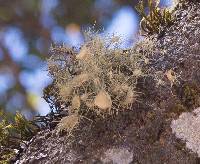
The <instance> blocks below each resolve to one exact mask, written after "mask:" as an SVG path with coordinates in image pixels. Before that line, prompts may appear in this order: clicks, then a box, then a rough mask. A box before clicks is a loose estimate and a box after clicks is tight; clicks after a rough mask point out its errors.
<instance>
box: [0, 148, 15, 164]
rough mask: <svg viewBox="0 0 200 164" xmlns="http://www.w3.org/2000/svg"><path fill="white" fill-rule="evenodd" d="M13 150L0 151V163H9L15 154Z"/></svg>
mask: <svg viewBox="0 0 200 164" xmlns="http://www.w3.org/2000/svg"><path fill="white" fill-rule="evenodd" d="M15 155H16V154H15V152H14V151H13V150H5V151H3V152H2V153H1V157H0V164H9V163H11V160H12V158H13V157H14V156H15Z"/></svg>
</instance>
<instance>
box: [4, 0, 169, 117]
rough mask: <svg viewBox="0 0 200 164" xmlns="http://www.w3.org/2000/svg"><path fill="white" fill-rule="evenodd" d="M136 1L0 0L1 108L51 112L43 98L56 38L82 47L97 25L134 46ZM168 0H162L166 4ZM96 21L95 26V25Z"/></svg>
mask: <svg viewBox="0 0 200 164" xmlns="http://www.w3.org/2000/svg"><path fill="white" fill-rule="evenodd" d="M137 3H138V0H0V109H3V110H6V111H9V112H15V111H16V110H18V111H21V112H22V113H23V114H25V116H26V117H29V118H30V117H31V116H32V115H34V114H36V113H40V114H41V115H45V114H47V113H48V112H49V110H50V109H49V106H48V104H47V103H46V102H45V101H44V100H43V99H42V98H41V97H42V90H43V88H44V87H45V86H47V85H48V84H49V83H50V82H51V79H50V77H48V72H47V66H46V62H45V60H46V59H47V58H48V57H49V56H48V50H49V48H50V45H51V44H52V43H58V44H62V43H64V44H66V45H70V46H78V47H79V46H80V45H81V44H82V43H83V41H84V38H83V31H85V30H87V29H88V27H94V28H95V29H96V30H100V32H102V33H106V34H108V33H109V34H113V33H115V34H117V35H119V36H121V37H122V39H123V47H128V46H131V45H132V44H133V43H134V40H135V39H134V38H135V37H136V35H137V33H138V28H139V21H140V17H139V16H138V14H137V12H136V11H135V9H134V6H135V5H136V4H137ZM170 4H171V2H170V1H169V0H163V1H161V4H160V5H161V6H168V5H170ZM94 24H95V26H94Z"/></svg>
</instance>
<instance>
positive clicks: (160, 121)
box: [16, 2, 200, 164]
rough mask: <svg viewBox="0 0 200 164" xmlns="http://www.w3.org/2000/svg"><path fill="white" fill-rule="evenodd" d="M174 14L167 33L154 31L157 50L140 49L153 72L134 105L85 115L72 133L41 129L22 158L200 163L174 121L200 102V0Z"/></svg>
mask: <svg viewBox="0 0 200 164" xmlns="http://www.w3.org/2000/svg"><path fill="white" fill-rule="evenodd" d="M174 16H175V18H176V21H175V23H174V24H173V25H172V26H171V27H170V28H169V29H167V30H166V32H165V35H164V36H162V37H159V38H158V37H157V36H153V38H152V40H153V45H154V48H153V49H152V50H149V51H144V49H143V48H142V47H141V48H139V49H138V51H139V52H140V53H144V54H145V56H146V57H148V61H149V62H148V64H147V65H145V66H144V68H143V69H144V70H149V72H148V73H149V74H148V76H144V77H141V78H140V79H138V83H137V86H136V90H137V91H138V92H141V95H140V97H139V101H138V102H137V103H135V104H134V105H133V106H132V109H131V110H127V111H123V112H122V111H120V112H119V114H118V115H117V116H115V117H112V116H108V117H106V118H97V119H95V121H93V122H91V121H90V120H83V121H81V122H80V124H79V125H78V127H77V128H76V129H74V130H73V133H71V134H70V135H69V134H66V133H59V132H58V131H57V129H56V128H55V129H54V130H52V131H49V130H45V131H41V132H40V133H38V134H37V135H36V136H35V137H34V138H33V139H32V141H31V143H30V145H29V146H28V147H27V148H26V149H25V150H24V152H23V153H22V154H21V157H20V160H18V161H17V162H16V163H37V164H38V163H49V164H51V163H63V164H64V163H106V162H107V163H109V162H110V163H141V164H146V163H152V164H160V163H170V164H173V163H174V164H183V163H185V164H195V163H199V162H200V159H199V158H198V156H197V154H195V152H191V151H190V150H189V149H188V148H187V147H186V146H185V142H184V141H182V140H179V139H177V138H176V136H175V135H174V134H173V133H172V129H171V126H170V125H171V122H172V121H173V120H175V119H177V118H178V117H179V116H180V115H181V113H183V112H189V111H192V110H194V109H195V108H197V107H199V106H200V88H199V86H200V4H199V3H198V2H187V3H180V4H179V6H178V7H177V11H176V12H175V13H174ZM169 71H170V74H169ZM160 72H161V76H160ZM172 72H173V74H172ZM156 77H158V78H159V80H160V81H159V80H156ZM173 77H176V81H173V79H172V78H173ZM170 80H171V81H170ZM161 81H162V82H164V83H162V85H160V84H159V85H158V83H159V82H161ZM119 158H121V161H120V160H119ZM125 159H126V160H125Z"/></svg>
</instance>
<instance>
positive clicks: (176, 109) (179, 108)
mask: <svg viewBox="0 0 200 164" xmlns="http://www.w3.org/2000/svg"><path fill="white" fill-rule="evenodd" d="M187 111H188V109H187V108H186V107H185V106H184V105H182V104H181V103H177V104H175V105H174V106H173V107H172V108H171V110H170V112H173V113H175V114H176V115H180V114H181V113H183V112H187Z"/></svg>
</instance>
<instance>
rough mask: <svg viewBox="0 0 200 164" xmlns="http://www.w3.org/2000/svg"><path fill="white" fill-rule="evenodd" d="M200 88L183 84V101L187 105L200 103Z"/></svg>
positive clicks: (191, 105)
mask: <svg viewBox="0 0 200 164" xmlns="http://www.w3.org/2000/svg"><path fill="white" fill-rule="evenodd" d="M198 90H199V88H197V86H195V85H189V84H186V85H184V86H183V92H182V101H183V103H184V104H185V106H187V107H194V106H197V105H199V91H198Z"/></svg>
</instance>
